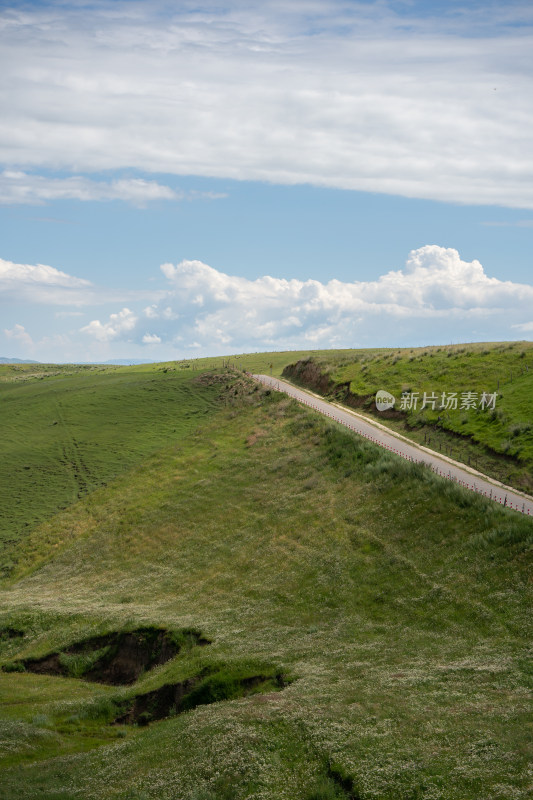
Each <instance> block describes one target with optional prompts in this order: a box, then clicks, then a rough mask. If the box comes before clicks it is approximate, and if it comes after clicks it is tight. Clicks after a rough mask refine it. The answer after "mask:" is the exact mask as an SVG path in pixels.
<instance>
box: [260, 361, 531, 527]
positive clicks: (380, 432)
mask: <svg viewBox="0 0 533 800" xmlns="http://www.w3.org/2000/svg"><path fill="white" fill-rule="evenodd" d="M252 377H253V378H255V379H256V380H258V381H260V382H261V383H263V384H264V385H265V386H268V387H270V388H272V389H276V390H278V391H280V392H285V393H286V394H288V395H290V397H293V398H294V399H295V400H298V402H300V403H304V404H305V405H306V406H309V407H310V408H313V409H314V410H315V411H319V412H320V413H321V414H325V416H327V417H329V418H330V419H333V420H335V422H340V424H341V425H345V426H346V427H347V428H350V430H352V431H354V432H355V433H358V434H359V435H360V436H364V437H365V438H367V439H370V441H372V442H374V444H377V445H379V446H380V447H385V448H386V449H387V450H390V451H391V452H393V453H396V454H397V455H399V456H401V457H402V458H405V459H407V460H408V461H417V462H422V463H424V464H426V465H427V466H428V467H430V468H431V469H432V470H433V471H434V472H436V473H437V474H438V475H442V477H443V478H448V479H449V480H452V481H455V482H456V483H459V484H461V485H462V486H464V487H465V488H467V489H471V490H472V491H474V492H478V493H479V494H483V495H485V496H486V497H488V498H490V499H491V500H494V501H495V502H497V503H500V504H501V505H503V506H507V508H512V509H514V510H515V511H519V512H521V513H522V514H528V515H530V516H533V498H532V497H529V496H528V495H526V494H522V493H521V492H519V491H517V490H516V489H511V488H510V487H509V486H504V485H503V484H502V483H498V482H497V481H493V480H492V479H491V478H488V477H487V476H486V475H483V474H482V473H481V472H477V471H476V470H474V469H470V468H469V467H466V466H464V464H459V463H458V462H457V461H453V459H451V458H447V456H443V455H440V454H438V453H435V452H434V451H433V450H428V448H426V447H423V446H421V445H418V444H416V443H415V442H411V441H410V440H409V439H406V438H405V437H404V436H401V435H400V434H398V435H397V434H395V433H393V432H392V431H391V430H390V429H388V428H386V427H385V426H384V425H381V424H380V423H379V422H372V421H371V420H369V419H368V418H367V417H363V416H362V415H361V414H358V413H357V412H355V411H351V410H350V409H347V408H344V407H342V406H339V405H337V404H336V403H328V402H327V400H323V399H322V398H321V397H318V395H315V394H313V393H312V392H308V391H306V390H304V389H299V388H298V387H296V386H293V385H292V384H291V383H287V381H282V380H280V379H279V378H272V377H269V376H268V375H252Z"/></svg>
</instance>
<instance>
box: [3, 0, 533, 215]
mask: <svg viewBox="0 0 533 800" xmlns="http://www.w3.org/2000/svg"><path fill="white" fill-rule="evenodd" d="M398 7H399V6H398V4H388V3H386V2H376V3H359V2H353V3H346V2H343V1H341V0H315V1H314V2H302V3H289V4H285V5H282V4H279V3H278V2H276V0H265V2H264V3H261V4H258V3H246V2H243V3H234V4H230V5H229V7H228V6H225V7H222V6H217V5H216V4H214V3H210V2H207V3H204V4H202V6H201V8H199V7H198V6H197V5H195V4H193V3H188V2H182V3H179V4H171V5H170V6H169V5H168V4H162V3H160V2H158V1H157V0H152V2H150V3H148V2H138V3H135V4H134V5H132V4H128V3H126V4H117V3H111V2H107V3H106V2H103V3H99V4H97V5H96V6H95V5H92V6H90V7H89V6H86V5H85V4H82V5H80V6H78V5H75V6H74V7H72V6H71V7H68V6H64V7H62V8H61V13H57V10H54V8H53V7H52V8H46V6H45V7H42V6H41V5H40V4H39V5H36V6H28V7H27V8H25V9H24V10H23V11H22V10H17V8H16V7H13V8H7V9H3V10H2V11H1V12H0V37H1V39H0V42H1V47H2V53H3V64H2V70H1V71H0V91H1V92H2V98H3V101H2V115H1V119H0V141H1V142H2V145H1V146H0V160H1V161H2V162H4V163H5V164H7V165H22V166H24V167H25V168H39V167H41V168H48V169H63V170H72V171H76V172H84V173H86V172H91V171H99V170H111V169H122V168H126V169H131V168H134V169H139V170H141V171H148V172H160V173H172V174H182V175H185V174H187V175H191V174H193V175H203V176H213V177H228V178H236V179H247V180H266V181H271V182H278V183H284V184H294V183H311V184H314V185H318V186H334V187H339V188H345V189H357V190H362V191H372V192H385V193H392V194H401V195H405V196H408V197H418V198H431V199H437V200H445V201H457V202H465V203H481V204H500V205H507V206H510V207H524V208H533V139H532V137H531V135H530V131H531V130H532V128H533V106H532V104H531V101H530V98H531V97H532V96H533V69H532V68H531V53H532V52H533V35H532V15H531V9H530V7H529V6H528V5H527V4H526V5H524V4H514V3H507V4H500V6H498V5H496V4H491V6H490V10H489V12H488V13H487V9H486V8H483V4H480V7H479V8H475V7H474V8H471V7H469V6H467V7H462V6H461V8H460V9H458V11H457V13H455V12H454V8H449V9H448V10H447V13H446V15H441V16H440V17H437V16H434V17H432V16H431V14H425V15H424V17H423V18H417V17H416V9H417V8H418V7H419V4H413V5H412V9H413V10H410V8H411V5H410V4H407V3H406V4H402V6H401V8H402V13H397V11H396V10H395V9H397V8H398ZM169 9H171V10H169ZM17 168H18V167H17ZM6 180H7V181H8V183H9V181H11V184H12V185H10V186H9V187H8V190H7V194H8V196H9V197H11V200H10V202H16V201H17V193H16V185H17V181H18V180H19V179H18V178H16V177H14V178H13V177H12V178H7V179H6ZM20 180H21V181H22V184H24V185H25V186H26V185H27V189H24V191H23V192H22V196H24V192H26V191H27V192H28V194H27V195H25V196H26V197H28V196H29V197H32V198H33V200H32V202H35V201H39V199H40V200H45V199H46V197H45V196H44V194H46V192H52V194H53V195H54V196H62V195H61V193H62V192H66V193H67V196H69V197H71V196H77V197H82V196H84V194H85V193H88V194H89V195H92V196H95V194H96V195H97V194H98V193H103V194H104V195H105V194H106V192H107V193H109V192H111V193H113V192H114V193H115V196H120V197H121V199H127V200H129V201H132V202H137V203H139V202H145V201H147V200H148V199H151V197H161V196H165V197H167V198H168V199H170V196H169V193H170V192H172V190H171V189H169V188H168V187H165V186H160V185H159V184H157V183H152V182H148V181H141V182H135V181H125V182H121V181H118V182H116V183H115V184H103V183H100V182H89V183H87V181H85V183H84V182H83V181H84V180H85V179H80V178H72V179H64V180H63V179H62V180H59V181H58V183H53V182H50V181H49V180H48V181H45V183H40V180H41V179H39V178H35V179H31V182H30V184H28V183H27V182H28V180H30V179H29V178H28V176H26V177H25V178H24V179H20ZM43 180H44V179H43ZM25 181H26V183H24V182H25ZM71 181H72V182H71ZM80 181H81V183H80ZM76 182H77V183H76ZM43 193H44V194H43ZM20 196H21V195H19V198H20ZM63 196H64V195H63Z"/></svg>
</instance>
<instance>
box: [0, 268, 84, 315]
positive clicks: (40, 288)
mask: <svg viewBox="0 0 533 800" xmlns="http://www.w3.org/2000/svg"><path fill="white" fill-rule="evenodd" d="M91 287H92V284H91V283H90V281H87V280H85V279H83V278H76V277H74V276H73V275H68V274H67V273H66V272H62V271H61V270H59V269H56V268H55V267H49V266H47V265H46V264H15V263H14V262H12V261H5V260H4V259H2V258H0V293H1V294H2V297H3V298H4V300H8V301H10V302H11V301H15V300H16V301H23V302H33V303H52V304H54V303H57V304H64V303H72V304H79V303H82V302H84V300H85V299H86V298H85V295H86V293H87V291H88V290H90V289H91Z"/></svg>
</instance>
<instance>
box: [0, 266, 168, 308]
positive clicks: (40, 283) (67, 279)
mask: <svg viewBox="0 0 533 800" xmlns="http://www.w3.org/2000/svg"><path fill="white" fill-rule="evenodd" d="M0 295H1V297H2V299H3V300H4V302H9V303H21V304H26V303H38V304H41V305H62V306H65V305H66V306H88V305H102V304H106V303H131V302H137V301H140V300H141V301H142V300H144V301H147V300H160V299H161V298H164V297H166V295H167V293H166V292H165V291H162V290H141V289H108V288H105V289H104V288H102V287H98V286H95V285H94V284H92V283H91V282H90V281H88V280H85V279H84V278H76V277H74V276H73V275H68V274H67V273H66V272H62V271H61V270H59V269H56V268H55V267H50V266H47V265H45V264H16V263H14V262H13V261H6V260H4V259H2V258H0ZM155 308H156V306H154V309H155ZM57 313H58V315H59V314H61V315H62V316H76V315H78V314H79V313H80V312H79V311H74V310H72V309H69V310H65V311H61V312H57ZM154 313H158V314H159V313H163V314H165V311H164V310H163V312H160V311H159V310H158V311H157V312H154Z"/></svg>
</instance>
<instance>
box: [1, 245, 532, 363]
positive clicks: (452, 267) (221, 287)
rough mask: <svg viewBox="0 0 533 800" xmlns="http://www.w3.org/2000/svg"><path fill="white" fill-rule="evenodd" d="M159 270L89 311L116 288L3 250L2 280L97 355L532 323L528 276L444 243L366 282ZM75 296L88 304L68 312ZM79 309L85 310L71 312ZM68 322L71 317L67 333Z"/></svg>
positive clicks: (430, 334) (198, 265)
mask: <svg viewBox="0 0 533 800" xmlns="http://www.w3.org/2000/svg"><path fill="white" fill-rule="evenodd" d="M160 269H161V272H162V274H163V276H164V277H165V279H166V282H167V288H166V289H163V290H158V291H157V292H154V291H151V292H146V293H144V294H143V293H142V292H139V293H138V294H137V295H136V296H133V295H130V297H129V299H128V300H127V302H128V305H127V306H122V307H117V306H115V309H113V310H112V311H111V313H109V312H106V313H107V316H106V315H102V314H101V313H100V314H98V315H95V314H94V312H95V311H97V310H98V308H100V309H101V310H103V309H104V307H109V305H110V295H109V294H107V293H105V292H103V291H100V290H99V289H98V287H95V286H93V285H92V284H90V283H89V282H88V281H85V280H83V279H80V278H74V277H72V276H70V275H68V274H66V273H64V272H61V271H59V270H56V269H54V268H53V267H46V266H42V265H37V266H34V267H32V266H30V265H20V264H19V265H17V264H13V263H12V262H6V261H1V260H0V288H5V287H6V286H7V287H9V292H10V302H11V303H12V304H16V303H17V302H18V303H19V304H20V307H21V315H22V314H23V310H22V309H24V308H25V306H26V305H27V303H28V302H33V303H35V302H37V301H39V302H40V303H41V304H43V305H44V306H45V307H46V306H48V307H49V308H50V309H51V308H52V307H54V308H56V309H57V308H59V309H60V310H59V311H57V310H56V311H55V313H54V314H50V328H51V330H50V334H51V335H50V336H49V337H48V339H47V340H46V343H47V345H48V346H51V343H53V342H54V341H55V342H56V344H58V346H59V345H61V346H62V347H64V346H65V345H66V343H70V346H71V347H72V348H74V349H75V350H76V352H78V353H79V355H78V358H79V359H81V360H90V358H89V354H90V355H91V358H93V359H94V358H97V357H99V356H103V355H107V357H110V350H113V353H118V352H119V349H118V348H122V349H121V350H120V354H121V356H122V354H123V353H126V352H127V353H130V354H131V357H138V356H142V354H143V353H144V354H146V357H147V358H150V359H161V360H164V359H166V358H168V359H170V358H173V357H175V358H179V357H184V356H186V355H187V354H188V355H189V356H193V355H196V354H205V355H216V354H227V353H232V352H233V353H236V352H246V351H248V352H249V351H259V350H290V349H316V348H330V347H335V348H343V347H376V346H381V347H395V346H406V345H408V344H409V345H412V344H417V343H418V344H431V343H435V344H437V343H441V344H446V343H449V342H451V341H461V340H463V341H476V340H477V341H483V340H490V339H494V338H495V336H494V331H501V333H499V334H498V335H497V336H496V338H508V339H516V338H519V337H520V336H522V337H523V336H524V335H526V336H527V335H528V334H530V333H531V330H533V322H532V319H531V317H532V315H531V309H532V308H533V286H531V285H529V284H519V283H514V282H511V281H501V280H499V279H497V278H492V277H490V276H488V275H486V273H485V271H484V269H483V266H482V265H481V264H480V262H479V261H477V260H473V261H470V262H469V261H464V260H462V259H461V257H460V255H459V253H458V252H457V250H455V249H453V248H444V247H439V246H438V245H425V246H424V247H420V248H418V249H416V250H412V251H411V252H410V253H409V255H408V258H407V260H406V263H405V266H404V267H403V269H397V270H391V271H389V272H387V273H386V274H384V275H382V276H380V277H379V278H378V279H377V280H370V281H357V280H356V281H352V282H346V281H340V280H337V279H335V278H333V279H331V280H329V281H327V282H324V283H323V282H320V281H316V280H307V281H301V280H296V279H286V278H274V277H271V276H268V275H265V276H262V277H260V278H257V279H256V280H249V279H247V278H244V277H241V276H236V275H228V274H226V273H224V272H221V271H219V270H217V269H215V268H213V267H211V266H209V265H208V264H204V263H202V262H201V261H194V260H184V261H181V262H179V263H178V264H170V263H165V264H162V265H161V267H160ZM330 269H331V271H334V265H332V266H331V268H330ZM72 292H74V293H75V294H74V297H75V301H76V304H77V305H75V304H74V303H73V300H72V294H71V293H72ZM112 297H115V301H116V302H120V298H121V297H127V292H122V293H121V290H120V289H117V290H114V292H113V293H112V295H111V298H112ZM130 301H131V302H130ZM147 302H148V304H147ZM73 306H75V307H76V308H78V309H83V308H85V311H83V312H82V311H79V310H78V311H75V312H73V311H72V308H73ZM89 314H90V315H91V317H90V318H89ZM78 315H79V316H85V318H86V321H84V320H80V321H79V322H77V323H76V322H75V321H74V320H76V317H77V316H78ZM82 323H83V324H82ZM73 325H75V327H72V326H73ZM53 326H55V327H54V328H53ZM58 326H59V327H58ZM61 326H70V327H69V329H68V334H67V332H66V331H65V330H64V329H62V328H61ZM52 328H53V329H52ZM31 334H32V331H31V320H30V323H27V321H26V320H24V319H22V318H21V319H19V320H17V321H16V324H15V325H14V326H12V327H11V328H6V329H4V336H5V337H6V339H7V340H8V344H9V346H11V345H18V346H19V347H20V352H22V351H23V349H24V346H26V351H25V352H23V355H26V356H30V355H35V354H36V353H37V352H38V350H39V343H38V342H34V341H33V339H32V336H31ZM53 336H55V337H56V338H55V339H53ZM58 337H59V338H58ZM30 342H31V351H30V350H28V347H29V345H30ZM43 346H44V345H43ZM82 354H83V355H82ZM17 355H18V353H17ZM48 357H49V356H48ZM55 357H56V358H58V356H57V355H56V356H55ZM59 360H62V359H61V357H59Z"/></svg>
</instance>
